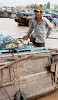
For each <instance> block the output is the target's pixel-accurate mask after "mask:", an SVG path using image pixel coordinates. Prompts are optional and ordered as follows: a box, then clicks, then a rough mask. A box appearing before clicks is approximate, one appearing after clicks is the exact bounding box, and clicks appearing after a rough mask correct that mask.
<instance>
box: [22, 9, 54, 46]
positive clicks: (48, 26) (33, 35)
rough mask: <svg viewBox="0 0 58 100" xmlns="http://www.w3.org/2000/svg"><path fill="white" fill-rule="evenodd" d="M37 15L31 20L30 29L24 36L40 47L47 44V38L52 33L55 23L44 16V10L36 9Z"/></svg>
mask: <svg viewBox="0 0 58 100" xmlns="http://www.w3.org/2000/svg"><path fill="white" fill-rule="evenodd" d="M34 12H35V16H33V17H32V18H31V20H30V25H29V30H28V32H27V35H26V36H24V37H23V38H25V39H28V38H30V41H31V42H32V43H33V44H34V45H35V46H38V47H43V46H45V40H46V38H47V37H48V35H49V34H50V33H51V30H52V28H53V24H52V23H51V22H50V21H49V20H48V19H47V18H45V17H42V10H41V9H35V10H34Z"/></svg>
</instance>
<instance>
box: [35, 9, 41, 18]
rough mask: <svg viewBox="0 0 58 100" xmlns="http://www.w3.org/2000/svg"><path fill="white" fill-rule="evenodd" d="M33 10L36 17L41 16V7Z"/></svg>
mask: <svg viewBox="0 0 58 100" xmlns="http://www.w3.org/2000/svg"><path fill="white" fill-rule="evenodd" d="M34 12H35V16H36V17H41V15H42V9H41V8H37V9H35V10H34Z"/></svg>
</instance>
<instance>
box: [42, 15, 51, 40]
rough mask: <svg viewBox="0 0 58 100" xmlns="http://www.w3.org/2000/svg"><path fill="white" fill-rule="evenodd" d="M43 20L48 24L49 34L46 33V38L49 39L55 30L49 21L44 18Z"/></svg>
mask: <svg viewBox="0 0 58 100" xmlns="http://www.w3.org/2000/svg"><path fill="white" fill-rule="evenodd" d="M43 20H45V22H46V24H47V30H48V31H47V33H46V38H48V36H49V35H50V33H51V32H52V30H53V24H52V23H51V22H50V21H49V20H48V19H47V18H44V17H43Z"/></svg>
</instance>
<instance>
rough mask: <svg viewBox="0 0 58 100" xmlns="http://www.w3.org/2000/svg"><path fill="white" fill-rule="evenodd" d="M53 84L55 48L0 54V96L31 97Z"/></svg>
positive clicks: (8, 99)
mask: <svg viewBox="0 0 58 100" xmlns="http://www.w3.org/2000/svg"><path fill="white" fill-rule="evenodd" d="M57 88H58V50H57V49H46V50H43V49H39V50H35V51H28V52H27V51H26V52H18V53H13V52H11V53H1V54H0V100H31V99H33V98H35V97H38V96H40V95H43V94H45V93H48V92H50V91H54V90H55V89H57ZM33 100H34V99H33Z"/></svg>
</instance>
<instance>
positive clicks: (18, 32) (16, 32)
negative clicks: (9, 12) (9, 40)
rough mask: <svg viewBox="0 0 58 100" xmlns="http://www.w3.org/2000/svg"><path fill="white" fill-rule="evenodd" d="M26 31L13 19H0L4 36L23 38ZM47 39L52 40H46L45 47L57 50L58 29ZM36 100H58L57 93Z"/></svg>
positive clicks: (0, 29)
mask: <svg viewBox="0 0 58 100" xmlns="http://www.w3.org/2000/svg"><path fill="white" fill-rule="evenodd" d="M27 30H28V27H18V24H17V23H16V22H15V21H14V19H8V18H6V19H5V18H0V32H3V33H4V35H6V34H10V35H11V36H12V37H13V38H18V37H23V36H24V35H25V34H26V33H27ZM49 37H50V38H51V37H52V38H54V39H50V38H48V39H47V40H46V46H47V47H51V48H58V27H57V28H55V29H53V32H52V33H51V35H50V36H49ZM55 38H57V39H55ZM37 100H58V91H55V92H53V93H51V94H49V95H47V96H45V97H42V98H39V99H37Z"/></svg>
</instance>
